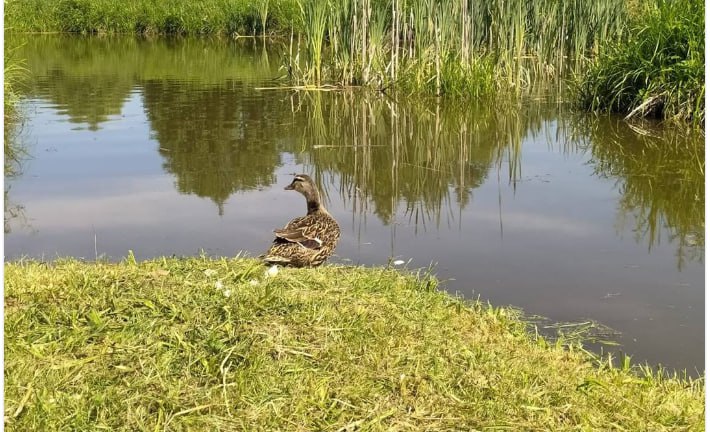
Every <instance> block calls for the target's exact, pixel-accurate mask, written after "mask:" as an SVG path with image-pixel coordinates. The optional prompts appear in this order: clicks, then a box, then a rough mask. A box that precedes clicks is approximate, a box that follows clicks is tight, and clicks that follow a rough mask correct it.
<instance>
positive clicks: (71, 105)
mask: <svg viewBox="0 0 710 432" xmlns="http://www.w3.org/2000/svg"><path fill="white" fill-rule="evenodd" d="M12 39H13V40H12V43H13V44H14V45H21V46H20V48H18V54H19V55H20V56H21V57H23V58H25V59H26V65H25V66H26V68H27V69H28V70H29V76H28V79H27V81H26V82H25V84H24V86H23V88H22V94H23V102H22V110H23V113H24V115H25V121H24V123H23V125H22V128H21V130H20V131H19V132H18V142H20V143H21V145H22V146H23V147H24V150H25V151H26V153H27V157H26V158H25V160H24V161H23V163H22V165H21V170H20V171H21V172H20V174H19V175H17V176H15V177H13V178H6V182H5V204H6V210H5V233H6V234H5V255H6V259H10V260H13V259H18V258H21V257H25V256H29V257H35V258H41V259H46V260H51V259H54V258H56V257H65V256H74V257H81V258H85V259H87V260H94V259H96V258H104V259H109V260H120V259H122V258H123V257H125V256H126V255H127V254H128V251H129V250H132V251H133V253H134V254H135V256H136V257H137V258H138V259H147V258H151V257H155V256H162V255H168V256H171V255H178V256H185V255H197V254H199V253H201V251H204V253H206V254H208V255H212V256H234V255H236V254H237V253H239V252H240V251H243V252H244V253H246V254H247V255H250V256H257V255H259V254H260V253H263V252H264V251H265V250H266V249H267V248H268V245H269V243H270V241H271V239H272V230H273V229H274V228H279V227H282V226H283V225H284V224H285V223H286V222H287V221H289V220H290V219H291V218H293V217H295V216H299V215H302V214H304V213H305V202H304V200H303V198H302V197H301V196H300V195H298V194H296V193H293V192H289V191H285V190H284V189H283V188H284V186H286V185H287V184H289V183H290V181H291V179H292V174H294V173H307V174H310V175H311V176H312V177H314V178H315V179H316V181H317V182H318V184H319V185H320V187H321V189H322V191H323V194H324V195H325V203H326V206H327V208H328V209H329V211H330V212H331V213H332V214H333V215H334V216H335V218H336V219H337V220H338V221H339V223H340V225H341V229H342V232H343V234H342V237H341V240H340V243H339V245H338V248H337V250H336V254H337V255H336V256H335V257H333V258H332V259H331V262H335V263H344V264H353V265H356V264H357V265H366V266H373V265H387V264H388V263H389V262H390V261H392V260H403V261H405V263H406V264H404V265H402V267H403V268H404V267H407V268H410V269H416V268H420V267H424V268H428V267H432V269H433V272H434V273H435V274H436V275H437V276H438V277H439V278H441V279H443V280H445V283H444V285H443V287H444V289H446V290H447V291H449V292H451V293H455V294H458V295H461V296H463V297H466V298H480V299H481V300H484V301H488V302H490V303H492V304H494V305H513V306H516V307H519V308H522V309H523V310H524V311H525V313H526V314H529V315H539V316H543V317H546V318H548V319H549V320H550V321H544V322H543V324H542V326H547V325H548V324H549V323H550V322H555V323H564V322H575V323H579V322H585V321H594V322H599V323H601V324H603V325H605V326H608V327H609V328H611V329H613V330H614V331H615V332H618V334H616V335H614V336H613V340H615V341H616V342H618V343H619V344H620V346H605V347H604V350H605V352H611V353H613V354H616V355H618V352H619V350H621V351H623V352H624V353H627V354H629V355H632V359H633V361H634V362H649V363H650V364H652V365H655V364H657V363H660V364H662V365H664V366H666V367H670V368H675V369H687V370H688V372H689V373H690V374H692V375H696V374H698V373H702V372H703V370H704V366H703V364H704V361H703V359H704V334H703V332H704V329H703V316H704V273H703V270H704V264H703V261H704V223H705V219H704V141H703V140H704V137H703V136H702V135H699V134H693V133H689V132H687V131H682V130H678V129H673V128H661V127H658V126H654V125H652V124H639V123H629V122H626V121H624V120H623V119H622V118H619V117H597V116H592V115H588V114H583V113H579V112H577V111H575V110H574V109H572V108H571V107H570V105H569V103H564V102H562V100H563V98H561V97H560V94H559V92H556V91H552V90H550V89H542V90H540V91H539V92H535V93H534V94H533V95H531V96H529V97H525V98H523V99H522V100H520V101H517V102H512V101H511V102H505V101H502V100H496V101H480V102H473V103H472V102H468V103H467V102H462V101H457V100H446V99H444V100H441V101H437V100H436V99H433V98H424V99H421V98H419V99H414V98H408V97H404V96H402V95H400V96H395V95H392V94H374V93H365V92H359V91H345V92H342V91H294V90H284V89H277V90H276V89H273V87H276V86H279V85H282V81H279V80H278V78H279V77H280V76H282V75H283V74H284V70H283V69H281V68H280V66H281V64H282V63H283V60H282V53H283V47H280V46H279V43H278V42H274V43H269V44H268V45H265V44H263V43H262V41H260V40H252V39H248V40H237V41H220V40H212V39H139V38H132V37H96V38H80V37H69V36H56V35H55V36H46V35H45V36H29V37H18V36H15V37H13V38H12ZM545 323H547V324H545ZM548 331H553V330H551V329H548ZM595 349H598V347H597V348H595Z"/></svg>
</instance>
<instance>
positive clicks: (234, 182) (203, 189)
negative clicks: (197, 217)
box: [142, 80, 281, 215]
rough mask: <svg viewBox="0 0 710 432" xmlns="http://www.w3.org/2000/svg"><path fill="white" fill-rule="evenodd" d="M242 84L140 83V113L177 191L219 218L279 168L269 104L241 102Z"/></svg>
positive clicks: (271, 180)
mask: <svg viewBox="0 0 710 432" xmlns="http://www.w3.org/2000/svg"><path fill="white" fill-rule="evenodd" d="M243 86H244V83H242V82H236V81H231V80H230V81H227V82H226V83H225V85H224V86H220V87H206V88H205V87H203V86H198V87H194V86H190V85H187V86H186V85H184V83H181V82H176V81H157V80H155V81H153V80H150V81H147V82H144V83H142V89H143V97H144V107H145V110H146V115H147V117H148V119H149V121H150V125H151V129H152V130H153V131H154V138H155V139H156V140H157V141H158V142H159V143H160V148H159V150H158V151H159V153H160V155H161V156H163V157H164V158H165V164H164V165H163V166H164V168H165V170H166V171H168V172H170V173H172V174H174V175H175V177H176V179H177V181H176V187H177V189H178V190H179V191H180V192H182V193H186V194H195V195H197V196H200V197H208V198H210V199H212V201H214V203H215V204H216V205H217V207H218V209H219V214H220V215H222V213H223V207H224V203H225V201H226V200H227V198H229V196H230V195H232V194H233V193H235V192H237V191H244V190H251V189H257V188H261V187H264V186H269V185H271V184H272V183H274V181H275V176H274V170H275V169H276V167H277V166H278V165H279V164H280V161H281V159H280V150H279V149H278V148H277V146H276V145H275V141H274V139H273V136H267V135H266V134H265V133H264V132H265V131H270V132H271V133H275V132H276V130H274V127H276V125H274V124H273V121H271V120H270V116H269V115H268V114H269V113H270V112H273V110H274V108H275V107H273V106H271V105H272V104H271V103H269V102H268V101H266V103H254V101H253V100H249V99H247V98H244V97H243V93H244V90H243Z"/></svg>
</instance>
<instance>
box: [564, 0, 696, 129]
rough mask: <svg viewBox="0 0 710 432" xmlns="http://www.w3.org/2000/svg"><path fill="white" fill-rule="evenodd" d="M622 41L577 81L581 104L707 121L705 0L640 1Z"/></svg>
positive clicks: (613, 44) (633, 112)
mask: <svg viewBox="0 0 710 432" xmlns="http://www.w3.org/2000/svg"><path fill="white" fill-rule="evenodd" d="M642 5H643V6H645V7H644V8H642V9H641V11H639V12H638V14H637V17H636V18H635V19H634V20H633V22H632V24H631V27H630V29H629V31H628V36H627V37H625V38H623V39H622V40H621V41H619V42H612V43H611V44H609V46H606V47H604V49H603V50H602V52H601V55H600V56H599V57H598V58H596V59H595V61H594V63H593V65H592V67H591V68H589V70H588V71H587V72H586V73H585V74H584V75H583V76H582V77H581V78H580V80H579V82H578V83H577V87H578V89H577V94H578V100H579V103H580V104H581V106H582V107H584V108H586V109H590V110H595V111H612V112H620V113H623V114H626V115H630V116H633V115H638V116H652V117H662V118H666V119H679V120H686V121H691V122H695V123H698V124H703V123H704V121H705V72H704V68H705V32H704V27H705V26H704V12H705V6H704V2H703V1H702V0H688V1H671V0H649V1H647V2H644V3H642Z"/></svg>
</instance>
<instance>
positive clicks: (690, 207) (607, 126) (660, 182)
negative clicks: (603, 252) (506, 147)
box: [572, 117, 705, 269]
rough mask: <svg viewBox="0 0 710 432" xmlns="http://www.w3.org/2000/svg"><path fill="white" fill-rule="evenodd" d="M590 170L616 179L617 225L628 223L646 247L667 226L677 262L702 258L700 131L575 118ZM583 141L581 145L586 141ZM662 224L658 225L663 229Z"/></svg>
mask: <svg viewBox="0 0 710 432" xmlns="http://www.w3.org/2000/svg"><path fill="white" fill-rule="evenodd" d="M572 127H573V129H575V131H576V132H575V133H576V134H577V135H579V136H582V137H586V138H582V139H581V142H582V144H581V146H582V147H588V149H589V151H590V153H591V156H592V157H591V158H590V163H591V164H592V165H593V166H594V172H595V173H596V174H597V175H599V176H601V177H605V178H612V179H615V180H616V185H617V187H618V190H619V194H620V199H619V217H620V223H621V224H625V223H627V221H629V220H630V221H631V223H632V224H633V231H634V235H635V238H636V240H637V241H639V242H645V243H646V244H647V247H648V249H649V251H650V250H651V248H652V247H653V246H654V245H656V244H659V243H660V242H661V241H662V239H661V236H662V234H663V233H664V232H665V231H664V229H666V230H668V233H669V236H670V243H672V244H675V245H677V252H676V256H677V260H678V261H677V266H678V268H679V269H681V268H682V267H683V265H684V264H685V263H686V262H687V261H702V259H703V256H704V245H705V200H704V197H705V175H704V171H705V161H704V153H705V152H704V137H703V135H702V134H701V133H700V132H697V131H693V130H685V129H681V128H663V127H659V126H658V125H657V124H656V125H654V124H653V123H643V124H639V125H636V126H635V125H633V124H629V123H627V122H624V121H622V120H620V119H617V118H605V117H603V118H600V119H595V120H594V121H592V120H590V118H588V117H586V118H585V117H581V118H580V117H578V118H576V120H575V122H574V124H573V126H572ZM585 143H586V144H585ZM662 228H663V229H662Z"/></svg>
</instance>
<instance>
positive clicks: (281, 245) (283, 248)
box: [262, 174, 340, 267]
mask: <svg viewBox="0 0 710 432" xmlns="http://www.w3.org/2000/svg"><path fill="white" fill-rule="evenodd" d="M286 189H287V190H296V191H298V192H300V193H301V194H303V196H304V197H305V198H306V204H307V208H308V213H307V214H306V215H305V216H301V217H297V218H295V219H293V220H292V221H291V222H289V223H288V224H286V226H285V227H284V228H282V229H277V230H274V234H276V238H275V239H274V241H273V243H272V245H271V248H269V250H268V251H267V252H266V254H264V255H263V256H262V259H263V260H264V261H265V262H267V263H269V264H281V265H290V266H294V267H315V266H318V265H320V264H322V263H323V262H324V261H325V260H326V259H327V258H328V257H329V256H330V255H331V254H332V253H333V250H334V249H335V246H336V244H337V243H338V239H339V238H340V227H339V226H338V223H337V222H336V221H335V219H334V218H333V217H332V216H331V215H330V213H328V211H327V210H326V209H325V207H323V205H322V204H321V202H320V194H319V193H318V189H317V188H316V185H315V183H314V182H313V180H312V179H311V178H310V177H309V176H307V175H305V174H300V175H297V176H296V177H294V180H293V182H291V184H290V185H288V186H287V187H286Z"/></svg>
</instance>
